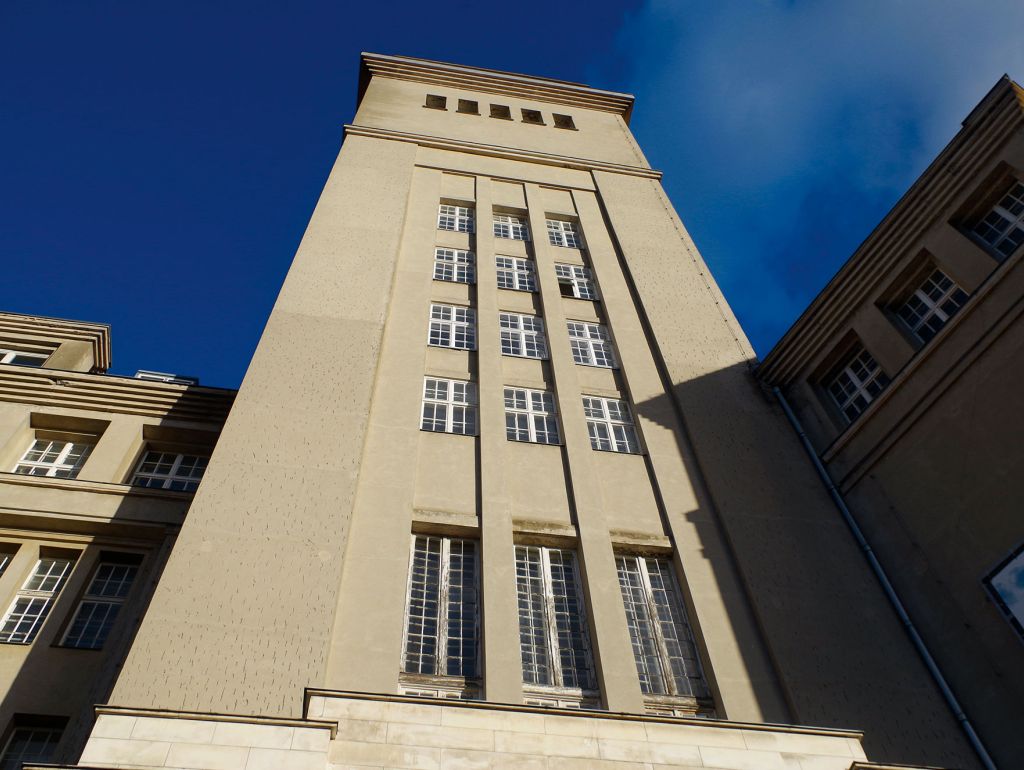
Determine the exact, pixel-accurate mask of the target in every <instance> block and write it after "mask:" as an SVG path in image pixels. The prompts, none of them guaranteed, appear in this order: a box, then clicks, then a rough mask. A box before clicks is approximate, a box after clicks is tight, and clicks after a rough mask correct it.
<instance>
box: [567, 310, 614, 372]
mask: <svg viewBox="0 0 1024 770" xmlns="http://www.w3.org/2000/svg"><path fill="white" fill-rule="evenodd" d="M566 325H567V326H568V329H569V346H570V347H571V348H572V360H573V361H575V362H576V363H578V364H584V365H586V366H603V367H605V368H608V369H613V368H615V355H614V353H613V352H612V343H611V340H610V339H608V330H607V329H606V328H605V327H603V326H601V325H600V324H588V323H584V322H583V321H569V322H568V323H567V324H566Z"/></svg>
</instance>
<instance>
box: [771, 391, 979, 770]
mask: <svg viewBox="0 0 1024 770" xmlns="http://www.w3.org/2000/svg"><path fill="white" fill-rule="evenodd" d="M772 393H774V394H775V398H777V399H778V400H779V404H780V405H781V406H782V411H783V412H785V413H786V417H787V418H788V419H789V424H790V425H792V426H793V430H795V431H796V434H797V435H798V436H799V437H800V441H801V442H802V443H803V445H804V449H805V450H807V456H808V457H810V458H811V462H812V463H814V467H815V469H816V470H817V471H818V475H819V476H820V477H821V480H822V482H823V483H824V484H825V487H826V489H828V493H829V494H830V495H831V496H832V501H833V502H834V503H835V504H836V508H838V509H839V513H841V514H842V516H843V519H844V520H845V521H846V525H847V526H848V527H849V528H850V531H851V532H852V533H853V536H854V538H856V540H857V545H859V546H860V550H861V551H863V552H864V556H865V558H867V560H868V564H870V565H871V571H872V572H874V573H875V577H876V578H878V582H879V583H881V584H882V590H884V591H885V595H886V597H888V599H889V603H890V604H891V605H892V606H893V609H894V610H896V614H897V615H898V616H899V619H900V622H901V623H903V627H904V628H905V629H907V633H908V634H909V635H910V641H911V642H913V643H914V647H916V648H917V652H918V654H919V655H920V656H921V659H922V660H923V661H924V664H925V666H927V668H928V672H929V673H930V674H931V675H932V679H934V680H935V683H936V684H937V685H938V686H939V690H940V691H941V692H942V697H944V698H945V699H946V704H947V705H948V706H949V708H950V710H951V711H952V712H953V716H955V717H956V721H957V722H959V723H960V726H961V727H962V728H963V730H964V732H965V733H966V734H967V740H969V741H970V742H971V746H972V747H974V750H975V752H977V754H978V757H979V758H980V759H981V763H982V764H983V765H984V766H985V770H998V768H997V767H996V764H995V762H993V761H992V757H990V756H989V754H988V751H987V750H986V749H985V744H983V743H982V742H981V738H979V737H978V734H977V733H976V732H975V731H974V726H973V725H972V724H971V720H970V719H968V718H967V714H965V713H964V710H963V708H962V707H961V706H960V701H958V700H957V699H956V695H954V694H953V691H952V690H951V689H950V687H949V683H948V682H947V681H946V677H944V676H943V675H942V671H940V670H939V664H938V663H936V662H935V658H933V657H932V654H931V653H930V652H929V651H928V647H927V645H925V643H924V639H922V638H921V634H920V633H918V631H917V627H916V626H914V621H912V620H911V619H910V616H909V615H908V614H907V610H906V608H905V607H904V606H903V602H902V601H900V597H899V595H898V594H897V593H896V589H895V588H893V585H892V583H891V582H890V581H889V576H888V575H886V574H885V569H884V568H883V567H882V565H881V564H880V563H879V561H878V558H877V557H876V556H875V552H874V551H873V550H872V548H871V546H870V545H869V544H868V541H867V538H865V537H864V533H863V532H862V531H861V528H860V526H858V524H857V520H856V519H855V518H854V517H853V514H852V513H851V512H850V509H849V508H848V507H847V506H846V501H845V500H844V499H843V494H842V492H840V491H839V489H838V488H837V487H836V485H835V484H834V483H833V482H832V477H831V476H829V475H828V471H827V470H826V469H825V466H824V465H822V462H821V460H820V459H819V458H818V453H817V452H815V451H814V447H813V446H812V445H811V440H810V439H809V438H807V434H806V433H805V432H804V428H803V425H801V424H800V420H799V419H798V418H797V416H796V415H795V414H794V413H793V410H792V409H791V408H790V406H789V402H788V401H786V397H785V396H783V395H782V391H781V390H779V388H778V387H773V388H772Z"/></svg>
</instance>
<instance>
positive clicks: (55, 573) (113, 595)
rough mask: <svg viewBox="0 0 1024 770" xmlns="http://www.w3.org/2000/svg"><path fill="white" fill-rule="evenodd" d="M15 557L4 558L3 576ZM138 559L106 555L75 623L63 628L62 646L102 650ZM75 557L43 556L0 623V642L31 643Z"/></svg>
mask: <svg viewBox="0 0 1024 770" xmlns="http://www.w3.org/2000/svg"><path fill="white" fill-rule="evenodd" d="M13 556H14V553H13V552H10V551H5V552H3V553H2V554H0V575H2V574H3V573H4V572H5V571H6V570H7V567H8V566H9V565H10V563H11V561H12V559H13ZM139 562H140V559H139V557H137V556H136V555H134V554H105V555H104V556H103V557H101V559H100V562H99V564H97V565H96V568H95V570H94V571H93V574H92V577H91V579H90V581H89V584H88V586H87V587H86V589H85V592H84V593H83V595H82V597H81V599H80V600H79V602H78V606H77V607H76V608H75V611H74V613H73V614H72V616H71V620H70V621H69V623H68V624H67V627H66V628H65V629H64V633H63V636H62V639H61V642H60V645H61V646H62V647H75V648H78V649H87V650H98V649H101V648H102V647H103V644H104V642H106V640H107V637H108V636H109V634H110V631H111V629H112V628H113V627H114V622H115V621H116V620H117V616H118V613H119V612H120V611H121V607H122V606H123V605H124V602H125V600H126V599H127V597H128V594H129V592H130V591H131V587H132V585H133V584H134V582H135V578H136V576H137V575H138V571H139ZM75 563H76V557H74V556H71V555H68V556H53V557H48V556H42V557H41V558H40V559H38V560H37V561H36V563H35V566H34V567H33V568H32V571H31V573H30V574H29V575H28V577H27V578H26V579H25V581H24V582H23V583H22V585H21V588H19V589H18V591H17V594H16V595H15V597H14V600H13V601H12V602H11V604H10V606H9V607H8V608H7V611H6V612H5V613H4V616H3V620H2V621H0V643H3V644H31V643H32V641H33V640H34V639H35V638H36V636H37V635H38V633H39V631H40V629H41V628H42V626H43V623H44V622H45V621H46V618H47V617H48V616H49V614H50V610H51V609H52V608H53V606H54V604H55V603H56V601H57V597H58V596H59V595H60V592H61V589H62V588H63V587H64V584H65V583H66V582H67V579H68V577H69V576H70V574H71V571H72V570H73V569H74V566H75Z"/></svg>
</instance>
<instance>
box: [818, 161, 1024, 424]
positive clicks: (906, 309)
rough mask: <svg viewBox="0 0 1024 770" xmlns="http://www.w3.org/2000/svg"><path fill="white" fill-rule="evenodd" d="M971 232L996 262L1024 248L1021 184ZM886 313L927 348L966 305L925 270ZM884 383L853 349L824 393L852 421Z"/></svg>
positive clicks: (874, 365)
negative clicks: (888, 312)
mask: <svg viewBox="0 0 1024 770" xmlns="http://www.w3.org/2000/svg"><path fill="white" fill-rule="evenodd" d="M970 233H971V234H973V235H974V236H976V237H977V238H978V239H980V240H981V241H982V242H983V243H984V244H985V245H986V246H988V247H989V248H990V249H991V251H992V253H993V254H994V256H995V257H996V258H997V259H1000V260H1002V259H1006V258H1007V257H1009V256H1010V255H1012V254H1013V253H1014V252H1015V251H1016V250H1017V249H1018V248H1019V247H1020V246H1021V244H1024V183H1021V182H1020V181H1018V180H1016V179H1012V180H1010V182H1009V183H1008V186H1007V187H1005V188H1004V192H1003V193H1001V194H1000V195H999V196H998V197H997V198H996V202H995V203H993V204H992V206H991V208H989V210H988V211H987V212H986V213H985V214H984V215H983V216H981V217H980V218H979V219H978V220H977V221H976V222H975V223H974V225H973V226H971V227H970ZM900 296H901V299H900V300H899V301H898V302H897V303H895V304H894V305H893V306H892V307H891V308H890V309H891V311H892V313H893V315H894V316H895V317H896V318H898V319H899V320H900V321H901V322H902V323H903V324H904V325H905V327H906V330H907V331H908V332H909V333H910V335H911V336H912V337H913V338H914V339H915V340H917V341H918V342H919V343H920V344H921V345H924V344H927V343H928V342H929V341H931V339H932V338H933V337H935V335H936V334H938V332H939V331H940V330H941V329H942V328H943V327H944V326H945V325H946V324H947V323H948V322H949V320H950V319H951V318H952V317H953V316H954V315H955V314H956V313H957V312H958V311H959V310H960V309H961V308H962V307H963V306H964V305H965V304H966V303H967V300H968V299H969V295H968V294H967V292H966V291H964V289H963V288H961V287H960V286H959V285H957V283H956V282H955V281H954V280H953V279H952V278H950V277H949V276H948V275H946V274H945V273H944V272H943V271H942V270H940V269H939V268H937V267H935V266H929V267H928V268H927V269H926V270H925V271H924V272H923V273H922V274H921V275H920V277H919V278H918V279H917V281H916V282H915V283H914V284H912V285H911V286H910V287H908V289H907V290H905V291H904V292H902V294H901V295H900ZM888 384H889V377H888V376H887V375H886V373H885V372H884V371H882V368H881V366H879V364H878V362H877V361H876V360H875V359H874V357H873V356H872V355H871V354H870V353H869V352H868V351H867V350H866V349H865V348H864V346H863V345H860V344H858V345H856V346H854V347H853V348H852V349H850V350H849V351H848V352H847V353H846V355H845V356H844V357H843V358H842V360H841V362H840V363H839V364H838V365H837V366H836V367H834V368H833V369H832V370H831V373H830V374H829V375H828V377H826V378H825V381H824V382H823V385H824V389H825V391H826V392H827V393H828V395H829V396H830V398H831V400H832V401H833V403H834V404H835V406H836V407H837V408H838V409H839V411H840V412H841V413H842V415H843V417H844V418H845V419H846V421H847V422H853V421H854V420H855V419H856V418H857V417H858V416H860V414H861V413H862V412H864V410H866V409H867V407H868V405H869V404H870V403H871V402H872V401H874V400H875V399H876V398H878V396H879V395H880V394H881V393H882V391H883V390H884V389H885V387H886V386H887V385H888Z"/></svg>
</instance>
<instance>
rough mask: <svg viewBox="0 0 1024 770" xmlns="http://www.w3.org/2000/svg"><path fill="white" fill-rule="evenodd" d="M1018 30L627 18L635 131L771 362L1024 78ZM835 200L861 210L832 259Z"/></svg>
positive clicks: (675, 15) (830, 20) (877, 14)
mask: <svg viewBox="0 0 1024 770" xmlns="http://www.w3.org/2000/svg"><path fill="white" fill-rule="evenodd" d="M1022 26H1024V3H1021V2H1020V1H1019V0H1016V2H1011V1H1009V0H991V1H990V2H986V3H977V2H951V1H948V0H947V1H946V2H941V1H937V0H931V1H930V2H926V1H924V0H914V1H913V2H893V0H889V1H888V2H879V1H877V0H875V1H874V2H872V1H869V0H856V1H848V2H806V3H800V2H791V3H782V2H759V3H751V2H719V3H696V2H684V1H682V0H677V1H675V2H673V0H650V1H649V2H648V3H646V4H645V5H644V6H643V7H642V8H641V9H640V10H639V11H637V12H636V13H634V14H632V15H630V16H628V17H627V19H626V22H625V24H624V25H623V28H622V30H621V31H620V35H619V38H618V41H619V48H620V50H621V53H622V55H623V56H625V57H626V58H627V59H629V60H630V61H631V62H632V71H631V73H630V75H629V78H628V80H629V81H630V83H631V85H632V87H633V90H634V91H635V92H636V94H637V98H638V104H637V111H636V117H635V119H634V123H633V127H634V130H635V131H636V132H637V134H638V135H639V137H640V139H641V142H642V144H643V145H644V147H645V149H646V150H647V151H648V154H649V155H650V156H651V159H652V162H653V163H654V164H655V165H657V166H660V167H662V168H664V169H665V170H666V171H667V172H668V177H667V178H666V186H667V187H668V188H669V191H670V194H672V196H673V199H674V201H675V203H676V206H677V207H678V208H679V210H680V214H681V215H682V217H683V220H684V221H685V222H687V224H688V225H690V226H691V229H693V230H694V231H695V235H696V236H697V239H698V245H699V246H701V247H702V250H704V251H705V256H706V257H707V258H708V260H709V262H710V263H711V266H712V268H713V269H714V271H715V274H716V277H717V278H718V279H719V281H720V282H721V283H722V285H723V289H724V290H725V291H726V295H727V296H728V297H729V299H730V301H731V302H732V303H733V305H734V307H735V308H736V310H737V312H738V313H739V314H740V316H741V319H743V320H744V321H745V325H746V326H748V331H749V332H751V334H752V336H753V337H754V338H755V343H757V342H758V341H760V343H761V344H760V345H758V347H759V349H760V352H762V353H764V352H766V343H770V342H772V341H773V339H774V337H777V336H778V334H779V333H781V331H783V330H784V329H785V328H786V326H788V324H789V323H790V322H791V321H792V320H793V318H794V317H795V314H796V312H798V311H799V310H800V309H802V307H804V306H805V305H806V304H807V302H808V301H809V300H810V298H811V296H813V293H814V291H813V288H817V287H820V285H822V284H823V283H824V281H825V280H826V279H827V278H828V277H829V276H830V275H831V274H832V273H833V272H834V271H835V270H836V269H837V268H838V266H839V265H840V264H841V263H842V261H843V260H844V259H845V258H846V257H847V256H849V253H850V251H851V250H852V248H854V247H855V246H856V244H857V243H858V242H859V241H860V240H861V239H862V238H863V237H864V236H866V235H867V233H868V232H869V231H870V229H871V227H872V226H873V225H874V224H875V223H876V222H877V221H878V219H879V218H880V216H881V214H884V211H885V208H886V207H887V206H888V205H889V204H891V203H892V202H893V201H895V199H896V198H897V197H898V196H899V195H900V194H901V193H902V192H903V191H904V190H905V189H906V188H907V187H908V186H909V184H910V183H911V182H912V181H913V180H914V178H916V176H917V175H918V174H919V173H920V172H921V171H922V170H923V169H924V167H925V166H926V165H927V163H928V162H929V161H930V160H931V159H932V158H933V157H934V156H935V154H936V153H937V152H938V151H939V150H940V149H941V148H942V146H943V145H945V143H946V142H947V141H949V139H950V138H952V136H953V135H954V134H955V133H956V130H957V129H958V128H959V124H960V121H961V120H962V119H963V118H964V117H966V115H967V113H968V112H969V111H970V110H971V108H972V107H973V106H974V105H975V104H976V103H977V102H978V101H979V100H980V99H981V98H982V96H984V95H985V93H987V91H988V89H989V88H991V87H992V85H994V84H995V82H996V81H997V80H998V78H999V77H1000V76H1001V75H1002V74H1003V73H1004V72H1009V73H1010V74H1011V76H1012V75H1014V73H1016V74H1017V75H1018V77H1024V45H1022V44H1021V42H1020V29H1021V28H1022ZM822 189H825V190H827V191H829V192H830V193H832V192H834V193H836V195H835V198H834V200H833V199H832V198H831V197H830V205H831V206H833V207H842V206H843V205H844V203H843V202H844V200H845V201H848V202H849V204H848V205H850V206H860V207H861V208H860V209H855V210H850V211H845V212H838V214H839V217H840V219H842V220H843V221H842V223H841V224H842V227H848V228H849V232H844V231H842V227H840V231H839V232H837V233H836V238H835V244H834V246H832V245H831V244H829V243H828V242H827V241H828V238H827V225H828V223H827V222H820V223H817V224H815V223H808V222H807V221H806V218H808V217H816V218H818V219H821V218H827V217H828V216H829V210H828V209H825V210H818V209H817V207H816V206H815V201H814V199H813V196H816V195H819V194H820V191H821V190H822ZM844 193H845V194H844ZM819 225H820V226H821V228H823V229H822V232H820V233H819V232H818V229H817V228H818V226H819ZM808 227H810V235H808ZM818 236H821V237H822V240H823V241H824V242H822V243H815V244H809V243H808V240H815V238H816V237H818ZM810 246H813V247H814V248H815V249H818V250H824V252H826V253H818V252H817V251H815V252H813V253H812V252H808V248H809V247H810ZM830 246H832V248H834V249H837V250H835V251H833V250H830ZM838 249H841V251H840V250H838ZM788 255H793V260H794V261H793V262H792V263H789V262H787V259H788ZM805 274H806V275H805ZM801 279H803V280H801ZM811 284H813V287H812V285H811ZM755 288H756V291H755V290H754V289H755ZM781 316H784V317H781ZM769 337H770V339H769Z"/></svg>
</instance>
